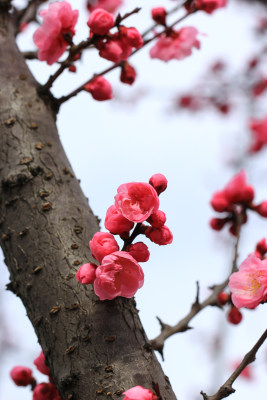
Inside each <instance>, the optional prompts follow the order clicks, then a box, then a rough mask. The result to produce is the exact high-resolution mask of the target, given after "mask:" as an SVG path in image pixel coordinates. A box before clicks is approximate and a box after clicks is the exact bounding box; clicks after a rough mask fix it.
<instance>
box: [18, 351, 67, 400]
mask: <svg viewBox="0 0 267 400" xmlns="http://www.w3.org/2000/svg"><path fill="white" fill-rule="evenodd" d="M33 363H34V365H35V366H36V368H37V369H38V371H39V372H41V373H42V374H44V375H47V376H48V377H49V382H47V383H46V382H42V383H38V384H37V383H36V379H35V378H34V377H33V376H32V370H31V369H30V368H27V367H20V366H16V367H14V368H12V370H11V371H10V376H11V378H12V380H13V381H14V383H15V384H16V385H17V386H28V385H30V386H31V387H32V390H33V392H32V396H33V397H32V398H33V400H61V399H60V396H59V393H58V391H57V388H56V386H55V385H54V383H53V380H52V378H51V375H50V369H49V367H48V366H47V365H46V364H45V356H44V353H43V352H42V351H41V353H40V355H39V356H38V357H37V358H36V359H35V360H34V362H33Z"/></svg>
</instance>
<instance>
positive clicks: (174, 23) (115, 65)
mask: <svg viewBox="0 0 267 400" xmlns="http://www.w3.org/2000/svg"><path fill="white" fill-rule="evenodd" d="M193 12H195V11H192V12H188V13H186V14H185V15H183V16H182V17H180V18H179V19H177V20H176V21H175V22H173V23H172V24H171V25H170V26H168V27H167V28H165V29H164V30H163V31H161V32H159V33H157V34H156V35H155V36H153V37H152V38H150V39H148V40H146V41H145V42H144V44H143V46H142V47H141V48H139V49H136V50H135V51H133V52H132V54H131V55H130V57H132V56H133V55H134V54H136V53H137V52H138V51H140V50H141V49H143V48H144V47H145V46H146V45H147V44H148V43H150V42H151V41H152V40H155V39H157V38H158V37H160V36H161V35H162V34H163V33H165V32H167V31H168V30H169V29H171V28H173V27H174V26H175V25H176V24H178V23H179V22H181V21H183V20H184V19H185V18H186V17H188V16H189V15H191V14H192V13H193ZM123 63H124V61H119V62H117V63H115V64H113V65H112V66H111V67H109V68H107V69H105V70H103V71H101V72H99V73H98V74H94V75H93V76H92V77H91V78H90V79H89V80H87V81H86V82H84V83H83V84H82V85H81V86H79V87H78V88H77V89H75V90H73V91H72V92H70V93H69V94H68V95H66V96H62V97H60V98H59V99H57V102H58V106H59V107H60V106H61V104H63V103H65V102H66V101H68V100H69V99H71V98H72V97H74V96H77V94H79V93H80V92H81V91H83V90H84V85H86V84H87V83H90V82H91V81H92V80H93V79H94V78H96V77H98V76H103V75H105V74H107V73H108V72H111V71H113V70H114V69H116V68H118V67H121V66H122V65H123Z"/></svg>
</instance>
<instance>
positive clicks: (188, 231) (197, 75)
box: [0, 0, 267, 400]
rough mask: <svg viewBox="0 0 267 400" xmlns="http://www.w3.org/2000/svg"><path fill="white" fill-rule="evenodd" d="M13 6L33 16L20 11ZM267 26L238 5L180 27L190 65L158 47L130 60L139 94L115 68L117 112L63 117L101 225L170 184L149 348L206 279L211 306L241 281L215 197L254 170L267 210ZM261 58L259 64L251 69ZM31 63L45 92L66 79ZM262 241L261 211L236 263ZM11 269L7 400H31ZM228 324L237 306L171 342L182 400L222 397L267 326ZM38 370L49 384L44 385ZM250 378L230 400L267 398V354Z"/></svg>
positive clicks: (136, 18)
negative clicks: (217, 287) (220, 286)
mask: <svg viewBox="0 0 267 400" xmlns="http://www.w3.org/2000/svg"><path fill="white" fill-rule="evenodd" d="M69 2H70V3H71V4H72V6H73V8H77V9H79V10H80V17H79V23H78V26H77V34H76V35H75V39H74V40H75V43H78V42H79V40H82V39H84V38H86V37H87V36H88V27H87V25H86V22H87V19H88V15H89V14H88V11H87V10H86V4H85V3H86V2H85V0H69ZM14 3H15V4H16V5H17V6H18V7H23V5H24V1H23V0H16V1H14ZM176 3H177V1H173V0H164V1H162V2H161V3H160V2H158V3H155V1H154V0H146V1H141V0H134V1H133V0H125V1H124V4H123V6H122V7H121V9H120V12H121V13H122V14H124V13H125V12H128V11H131V10H132V9H133V8H134V7H136V6H138V7H142V10H141V11H140V12H139V13H138V14H137V15H133V16H132V17H131V18H129V19H127V20H126V21H125V25H126V26H135V27H136V28H137V29H139V30H140V31H141V32H143V31H144V30H145V29H147V28H148V27H150V26H151V25H152V24H153V21H152V19H151V16H150V12H151V8H153V7H155V6H164V7H166V9H167V10H169V9H171V8H172V7H174V5H175V4H176ZM179 13H180V14H179ZM179 13H178V14H176V15H173V16H172V17H170V19H169V21H170V22H171V21H172V20H174V19H176V18H177V15H178V16H179V15H183V13H184V11H183V9H181V10H180V12H179ZM266 18H267V7H265V6H264V5H262V4H260V3H257V2H254V1H253V2H245V1H244V2H242V1H234V0H232V1H231V0H230V1H229V4H228V6H227V7H226V8H222V9H218V10H217V11H215V12H214V13H213V14H211V15H208V14H206V13H204V12H198V13H196V14H194V15H192V16H190V17H189V18H187V19H186V20H185V21H183V23H181V24H179V25H178V26H177V27H179V28H181V27H183V26H194V27H196V28H197V29H198V30H199V32H200V34H199V40H200V42H201V49H200V50H195V51H193V54H192V56H190V57H188V58H186V59H184V60H182V61H177V60H172V61H170V62H168V63H164V62H162V61H160V60H152V59H150V56H149V46H147V47H146V48H144V49H143V50H141V51H140V52H138V53H137V54H136V55H134V56H133V57H132V59H130V62H131V64H132V65H133V66H134V67H135V68H136V70H137V73H138V77H137V80H136V82H135V83H134V85H133V86H128V85H123V84H122V83H121V82H120V81H119V71H118V70H114V71H113V72H111V73H110V74H108V75H106V78H107V79H108V80H109V81H110V82H111V84H112V87H113V90H114V99H113V100H112V101H108V102H97V101H95V100H93V99H92V98H91V96H90V94H88V93H86V92H84V93H81V94H80V95H78V96H77V97H76V98H73V99H71V100H70V101H69V102H68V103H66V104H64V105H63V106H62V109H61V110H60V113H59V116H58V128H59V135H60V138H61V140H62V142H63V145H64V148H65V150H66V152H67V155H68V157H69V160H70V163H71V164H72V167H73V169H74V171H75V174H76V176H77V177H78V178H79V179H81V186H82V189H83V191H84V193H85V195H86V196H87V197H89V203H90V206H91V207H92V209H93V211H94V213H95V214H96V215H97V216H98V217H99V218H100V219H101V220H102V223H101V227H102V228H104V226H103V220H104V218H105V214H106V210H107V208H108V207H109V206H110V205H111V204H113V201H114V195H115V194H116V191H117V187H118V186H119V185H120V184H122V183H126V182H131V181H144V182H148V180H149V178H150V176H151V175H153V174H155V173H162V174H164V175H165V176H166V177H167V179H168V188H167V190H166V192H164V193H163V194H162V195H161V197H160V209H161V210H162V211H164V212H165V213H166V215H167V226H168V227H169V228H170V229H171V230H172V232H173V235H174V241H173V243H172V244H171V245H169V246H162V247H159V246H157V245H155V244H153V243H151V242H149V241H148V240H146V239H145V242H146V244H147V245H148V246H149V249H150V253H151V257H150V260H149V261H148V262H147V263H145V264H143V265H142V266H143V269H144V272H145V284H144V286H143V288H142V289H141V290H139V291H138V293H137V294H136V300H137V305H138V309H139V310H140V316H141V319H142V322H143V324H144V327H145V330H146V332H147V335H148V337H149V338H150V339H153V338H154V337H155V336H157V335H158V333H159V331H160V326H159V323H158V321H157V319H156V316H159V317H160V318H161V319H162V320H163V321H164V322H165V323H168V324H175V323H176V322H178V321H179V320H180V319H181V318H182V317H184V316H185V314H187V313H188V312H189V310H190V307H191V304H192V303H193V301H194V300H195V295H196V281H199V284H200V299H201V300H203V299H204V298H205V297H206V296H207V295H208V294H209V289H208V287H209V286H211V285H213V284H216V283H221V282H222V281H223V280H224V279H225V277H226V276H227V275H228V273H229V271H230V268H231V263H232V259H233V254H234V238H233V236H232V235H230V234H229V232H228V230H227V228H226V229H224V230H223V231H220V232H215V231H212V230H211V228H210V227H209V220H210V219H211V218H212V217H214V216H215V214H216V213H215V212H214V211H213V210H212V209H211V207H210V205H209V201H210V199H211V196H212V194H213V193H214V192H215V191H216V190H220V189H222V188H223V187H224V186H225V184H226V183H227V182H228V181H229V180H230V179H231V178H232V176H233V175H234V174H235V173H237V172H239V171H240V170H241V169H242V168H243V169H245V170H246V172H247V177H248V182H249V183H250V184H251V185H252V186H254V188H255V192H256V202H260V201H262V200H267V159H266V155H267V152H266V148H267V146H266V148H264V147H263V148H262V149H261V150H260V151H259V152H256V153H252V154H251V153H249V151H248V150H249V148H250V146H251V143H252V141H253V139H252V133H251V131H250V129H249V123H250V120H251V119H252V118H256V119H264V118H265V117H266V112H267V110H266V105H267V103H266V95H265V92H264V90H265V89H262V91H261V93H260V94H258V95H255V85H256V84H257V83H258V82H261V80H264V73H265V74H266V77H267V73H266V66H267V63H266V60H265V57H266V54H265V53H266V47H265V43H266V44H267V30H266V28H267V24H266ZM264 24H266V26H265V25H264ZM36 28H37V24H36V23H31V24H30V25H29V26H28V27H27V28H26V29H25V30H24V31H23V33H21V34H20V35H19V37H18V44H19V47H20V48H21V50H23V51H27V50H34V49H35V47H34V44H33V41H32V35H33V32H34V31H35V30H36ZM264 41H265V43H264ZM150 47H151V46H150ZM255 59H257V60H258V61H257V66H253V65H252V64H253V60H255ZM254 63H255V61H254ZM28 64H29V67H30V68H31V70H32V72H33V74H34V75H35V77H36V78H37V79H38V80H39V81H40V82H41V83H45V82H46V80H47V79H48V77H49V75H50V74H51V73H52V72H53V71H55V70H56V69H57V66H56V65H53V66H51V67H49V66H47V65H46V63H44V62H38V61H35V60H33V61H29V62H28ZM109 65H110V62H109V61H106V60H104V59H100V58H99V56H98V54H97V52H96V51H95V50H90V51H88V52H87V53H85V54H84V56H83V57H82V59H81V60H80V61H79V62H78V63H77V73H70V72H65V73H64V74H63V75H62V76H61V77H60V78H59V79H58V80H57V81H56V82H55V85H54V87H53V90H52V91H53V93H54V94H55V95H56V96H59V97H60V96H62V95H65V94H67V93H69V92H70V91H71V90H72V89H74V88H76V87H78V86H79V85H80V84H81V83H83V82H85V81H86V80H88V79H89V78H90V77H91V76H92V74H93V73H97V72H100V71H101V70H103V69H105V68H107V67H108V66H109ZM266 86H267V85H266ZM263 237H267V220H264V218H260V217H259V216H258V215H256V214H253V213H251V214H250V215H249V220H248V223H247V224H245V225H244V226H243V227H242V232H241V241H240V250H239V263H240V262H242V261H243V260H244V259H245V258H246V257H247V255H248V254H249V253H251V252H252V251H254V250H255V246H256V243H257V242H258V241H259V240H260V239H262V238H263ZM0 261H1V264H3V265H1V267H2V268H1V271H2V273H1V275H0V305H1V307H0V399H1V400H2V399H3V400H4V399H9V400H15V399H17V398H18V397H19V398H20V400H27V399H31V396H32V395H31V392H30V390H28V388H18V387H16V386H15V385H14V384H13V382H12V381H11V379H10V377H9V371H10V370H11V368H12V367H13V366H15V365H25V366H27V367H30V368H33V360H34V358H36V357H37V356H38V354H39V352H40V346H39V344H38V343H37V338H36V336H35V334H34V331H33V328H32V327H31V325H30V323H29V321H28V319H27V316H26V315H25V314H26V313H25V309H24V308H23V306H22V304H21V302H20V300H19V299H18V298H16V297H15V296H14V295H13V294H12V293H10V292H7V291H6V290H5V285H6V284H7V283H8V281H9V274H8V272H7V269H6V267H5V265H4V262H3V255H1V260H0ZM84 261H86V260H84ZM226 314H227V307H226V309H223V310H219V309H217V308H216V309H213V308H208V309H205V310H203V311H202V312H201V313H200V314H199V315H198V316H197V317H196V318H195V319H194V320H193V321H192V322H191V324H190V325H191V326H192V327H194V329H192V330H190V331H188V332H185V333H182V334H178V335H176V336H173V337H171V338H170V339H168V340H167V342H166V344H165V348H164V356H165V361H164V362H162V366H163V369H164V371H165V374H166V375H167V376H168V377H169V378H170V381H171V384H172V386H173V389H174V391H175V393H176V395H177V397H178V398H179V399H180V400H185V399H186V400H195V399H200V398H201V396H200V394H199V393H200V391H201V390H203V391H205V392H207V393H208V394H213V393H214V392H216V391H217V389H218V388H219V386H220V385H221V384H222V383H223V382H224V381H225V379H226V378H227V377H228V376H229V375H230V374H231V372H232V370H233V368H234V365H235V364H236V363H237V362H239V361H240V360H241V359H242V357H243V356H244V354H245V353H246V352H247V351H248V350H249V349H250V348H251V347H252V346H253V345H254V344H255V342H256V341H257V339H258V338H259V336H260V335H261V334H262V333H263V331H264V330H265V329H266V319H267V318H266V305H265V306H262V305H261V306H259V307H258V308H257V309H256V310H244V311H243V310H242V314H243V320H242V322H241V323H240V324H239V325H232V324H229V323H228V322H227V320H226ZM159 359H160V361H161V357H159ZM33 370H34V374H35V376H36V377H38V380H39V382H42V381H45V379H46V378H45V377H44V376H41V375H40V374H38V373H37V372H36V369H35V368H33ZM250 372H251V377H250V378H248V377H240V378H239V379H238V381H237V382H236V383H235V384H234V388H235V389H236V390H237V391H236V393H235V394H233V395H232V398H233V399H236V400H241V399H242V400H248V399H250V398H251V397H252V396H253V397H254V398H262V399H263V398H265V397H266V374H267V346H266V344H265V345H264V346H262V347H261V349H260V350H259V352H258V355H257V360H256V362H255V363H254V364H253V365H251V368H250Z"/></svg>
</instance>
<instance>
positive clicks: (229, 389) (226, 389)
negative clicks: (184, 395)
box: [200, 329, 267, 400]
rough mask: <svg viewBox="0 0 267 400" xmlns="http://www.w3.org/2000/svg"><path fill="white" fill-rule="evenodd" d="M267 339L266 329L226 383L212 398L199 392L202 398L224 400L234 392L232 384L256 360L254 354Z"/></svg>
mask: <svg viewBox="0 0 267 400" xmlns="http://www.w3.org/2000/svg"><path fill="white" fill-rule="evenodd" d="M266 338H267V329H266V330H265V332H264V333H263V334H262V336H261V337H260V338H259V340H258V341H257V343H256V344H255V345H254V346H253V347H252V349H251V350H250V351H249V352H248V353H247V354H246V355H245V357H244V358H243V360H242V362H241V363H240V364H239V366H238V367H237V368H236V370H235V371H234V372H233V373H232V375H231V376H230V377H229V378H228V379H227V381H225V382H224V384H223V385H222V386H221V387H220V389H219V390H218V392H217V393H215V394H214V395H212V396H208V395H207V394H206V393H204V392H203V391H201V392H200V394H201V395H202V396H203V399H204V400H221V399H224V398H225V397H228V396H230V394H232V393H234V392H235V389H234V388H233V383H234V381H235V380H236V379H237V378H238V377H239V375H240V374H241V372H242V371H244V369H245V368H246V367H247V366H248V365H249V364H250V363H252V362H253V361H255V359H256V353H257V351H258V350H259V348H260V347H261V345H262V344H263V343H264V341H265V340H266Z"/></svg>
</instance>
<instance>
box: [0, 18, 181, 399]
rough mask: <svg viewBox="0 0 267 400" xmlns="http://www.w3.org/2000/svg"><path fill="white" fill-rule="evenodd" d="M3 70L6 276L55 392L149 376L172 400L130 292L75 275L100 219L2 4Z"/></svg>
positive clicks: (121, 384)
mask: <svg viewBox="0 0 267 400" xmlns="http://www.w3.org/2000/svg"><path fill="white" fill-rule="evenodd" d="M0 70H1V76H0V115H1V136H0V171H1V187H0V207H1V215H0V236H1V246H2V248H3V251H4V255H5V262H6V264H7V266H8V269H9V271H10V280H11V282H10V284H9V285H8V286H9V289H11V290H12V291H13V292H14V293H15V294H16V295H17V296H19V297H20V298H21V300H22V302H23V304H24V306H25V308H26V310H27V314H28V316H29V318H30V320H31V322H32V324H33V326H34V328H35V331H36V334H37V336H38V340H39V342H40V344H41V346H42V348H43V350H44V353H45V355H46V360H47V362H48V365H49V367H50V369H51V373H52V377H53V379H54V381H55V384H56V386H57V388H58V390H59V393H60V395H61V398H62V399H64V400H65V399H69V400H70V399H72V400H75V399H77V400H78V399H79V400H93V399H96V398H97V399H99V400H102V399H107V398H113V399H114V398H115V399H116V398H118V399H121V398H122V392H123V391H124V390H127V389H129V388H131V387H132V386H136V385H141V386H144V387H145V388H150V389H152V387H153V382H155V383H158V384H159V388H160V392H161V396H162V399H165V400H174V399H175V395H174V394H173V392H172V390H171V388H170V385H169V383H168V379H167V378H166V377H165V376H164V374H163V372H162V369H161V367H160V365H159V363H158V361H157V359H156V357H155V355H154V353H153V352H152V351H151V349H150V346H149V344H148V339H147V337H146V335H145V332H144V330H143V328H142V325H141V323H140V321H139V318H138V312H137V310H136V308H135V301H134V300H133V299H124V298H117V299H115V300H113V301H99V299H98V298H97V296H95V294H94V292H93V289H92V288H91V286H83V285H81V284H79V283H78V282H77V281H76V279H75V273H76V271H77V269H78V267H79V266H80V265H82V264H83V263H85V262H88V261H93V260H92V257H91V255H90V252H89V249H88V241H89V240H90V239H91V238H92V236H93V234H94V233H95V232H96V231H98V229H99V227H98V221H97V219H96V217H95V216H94V215H93V213H92V211H91V209H90V208H89V206H88V202H87V199H86V198H85V196H84V195H83V193H82V191H81V189H80V186H79V183H78V181H77V179H76V178H75V176H74V174H73V171H72V169H71V166H70V164H69V162H68V160H67V158H66V155H65V153H64V150H63V148H62V146H61V143H60V141H59V138H58V133H57V129H56V125H55V113H54V111H53V103H52V101H51V99H49V98H48V97H47V99H44V98H41V97H40V96H39V95H38V91H37V89H38V84H37V82H36V81H35V80H34V78H33V77H32V75H31V73H30V72H29V70H28V68H27V66H26V64H25V62H24V59H23V57H22V55H21V54H20V52H19V51H18V49H17V47H16V44H15V38H14V28H13V26H12V21H11V17H10V15H9V14H8V13H7V12H6V11H4V10H2V11H1V13H0ZM92 151H93V150H92ZM89 155H90V152H89ZM91 173H93V171H91Z"/></svg>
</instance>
